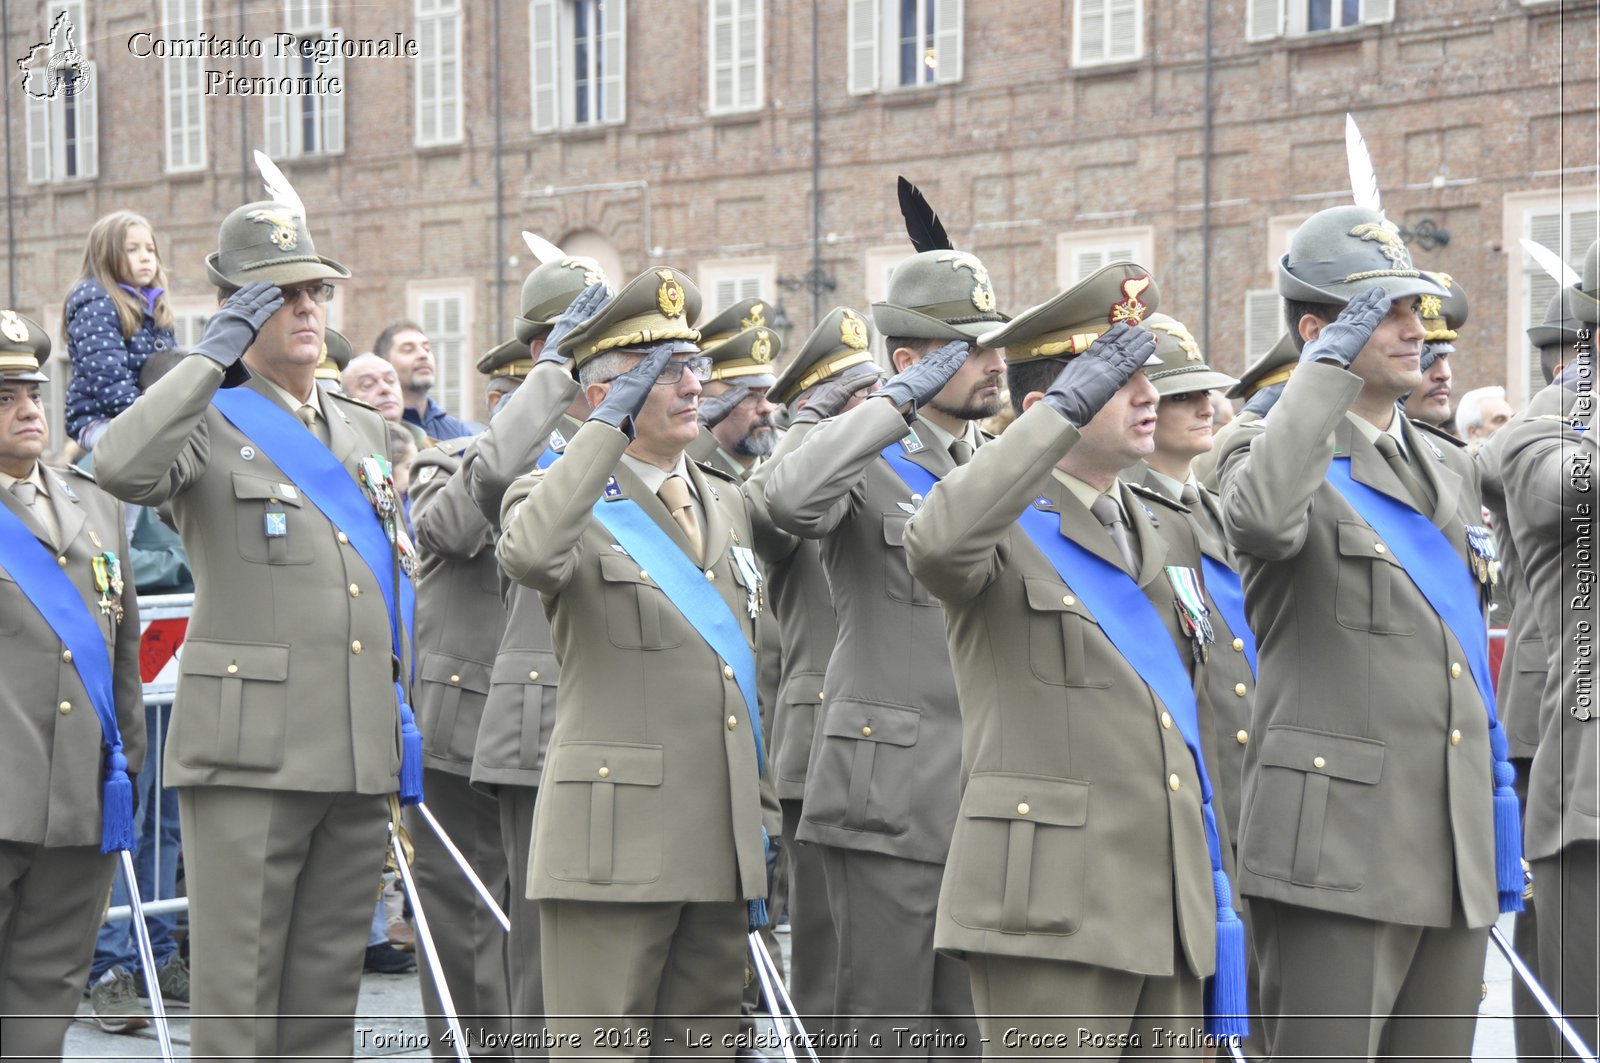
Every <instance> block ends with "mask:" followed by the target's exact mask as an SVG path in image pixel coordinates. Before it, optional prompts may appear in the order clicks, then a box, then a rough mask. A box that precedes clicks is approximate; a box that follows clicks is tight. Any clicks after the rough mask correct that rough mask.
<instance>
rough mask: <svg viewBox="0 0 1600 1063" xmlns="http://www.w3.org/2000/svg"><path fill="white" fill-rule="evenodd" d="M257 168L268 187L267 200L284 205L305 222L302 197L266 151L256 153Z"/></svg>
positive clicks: (304, 207) (304, 206)
mask: <svg viewBox="0 0 1600 1063" xmlns="http://www.w3.org/2000/svg"><path fill="white" fill-rule="evenodd" d="M256 168H257V169H258V170H260V171H261V179H262V180H263V181H265V182H266V185H267V198H268V199H270V200H272V201H273V202H274V203H282V204H283V205H284V206H286V207H288V208H289V209H290V210H291V211H293V212H294V213H296V214H298V215H299V216H300V221H301V222H305V221H307V220H309V219H307V218H306V205H305V204H304V203H302V202H300V196H299V194H298V193H297V192H295V190H294V186H293V185H291V184H290V183H289V179H288V178H287V177H285V176H284V175H283V171H282V170H280V169H278V164H277V163H275V162H273V161H272V160H271V159H269V158H267V153H266V152H264V151H257V152H256Z"/></svg>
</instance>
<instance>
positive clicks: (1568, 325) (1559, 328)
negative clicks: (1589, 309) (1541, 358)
mask: <svg viewBox="0 0 1600 1063" xmlns="http://www.w3.org/2000/svg"><path fill="white" fill-rule="evenodd" d="M1582 298H1583V293H1582V292H1580V291H1579V290H1578V289H1576V288H1563V289H1561V290H1560V291H1559V292H1556V294H1555V295H1554V297H1552V298H1551V300H1550V305H1549V306H1548V307H1546V308H1545V312H1544V321H1542V322H1541V323H1539V324H1537V325H1534V326H1533V327H1532V328H1530V329H1529V330H1528V342H1529V343H1531V344H1533V345H1534V346H1535V347H1548V346H1550V344H1552V343H1560V344H1563V345H1566V344H1572V343H1576V342H1577V341H1578V331H1579V330H1580V329H1583V328H1585V327H1587V323H1586V322H1585V321H1584V320H1583V318H1581V317H1579V316H1578V300H1580V299H1582Z"/></svg>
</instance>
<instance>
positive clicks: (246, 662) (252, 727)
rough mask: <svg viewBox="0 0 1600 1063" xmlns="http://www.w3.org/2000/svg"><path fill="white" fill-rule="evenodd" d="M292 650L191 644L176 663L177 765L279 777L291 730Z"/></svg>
mask: <svg viewBox="0 0 1600 1063" xmlns="http://www.w3.org/2000/svg"><path fill="white" fill-rule="evenodd" d="M288 686H289V647H288V646H272V645H261V644H256V643H243V642H213V641H211V640H208V639H195V638H190V639H188V640H187V641H185V642H184V644H183V652H182V654H181V656H180V657H179V659H178V705H179V712H178V715H177V716H176V717H175V719H174V721H173V736H172V737H173V742H174V743H175V744H176V749H177V757H178V760H179V761H181V762H182V763H184V764H187V765H189V766H190V767H195V768H244V769H251V770H258V771H276V770H278V769H279V768H281V767H283V756H284V739H285V733H286V729H287V719H286V717H287V715H288Z"/></svg>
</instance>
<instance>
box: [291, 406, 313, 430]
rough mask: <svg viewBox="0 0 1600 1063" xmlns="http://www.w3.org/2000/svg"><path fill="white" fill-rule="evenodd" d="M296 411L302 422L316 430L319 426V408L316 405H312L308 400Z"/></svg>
mask: <svg viewBox="0 0 1600 1063" xmlns="http://www.w3.org/2000/svg"><path fill="white" fill-rule="evenodd" d="M294 412H295V414H296V415H297V416H299V418H300V422H301V423H302V424H304V425H305V426H306V427H307V428H309V429H311V430H312V431H315V430H316V427H317V408H316V407H315V406H312V405H311V404H310V403H309V402H308V403H306V404H305V405H304V406H301V407H300V408H299V409H298V410H296V411H294Z"/></svg>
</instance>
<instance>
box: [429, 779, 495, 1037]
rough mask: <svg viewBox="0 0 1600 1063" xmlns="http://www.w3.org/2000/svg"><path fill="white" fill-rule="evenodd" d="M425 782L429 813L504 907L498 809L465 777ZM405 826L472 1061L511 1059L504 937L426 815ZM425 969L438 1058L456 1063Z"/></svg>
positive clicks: (431, 1032) (431, 1029) (436, 992)
mask: <svg viewBox="0 0 1600 1063" xmlns="http://www.w3.org/2000/svg"><path fill="white" fill-rule="evenodd" d="M422 779H423V782H422V786H423V791H422V792H423V794H424V795H425V797H426V800H427V804H428V811H430V812H432V813H433V815H434V818H435V819H437V820H438V821H439V824H440V825H441V826H442V827H444V830H445V833H446V834H448V835H449V836H450V840H451V841H453V842H454V843H455V845H456V848H457V849H459V850H461V853H462V855H463V856H465V857H466V858H467V862H468V863H470V864H471V865H472V869H473V870H474V871H475V872H477V874H478V877H479V878H480V879H482V880H483V884H484V885H485V886H486V887H488V889H489V893H490V894H491V895H492V896H493V897H494V898H495V900H497V901H498V902H499V903H500V906H501V907H502V908H504V907H505V904H506V899H507V895H508V894H509V892H510V886H509V882H508V878H507V875H506V857H505V850H504V849H502V848H501V846H500V809H499V806H498V805H497V804H496V802H495V801H494V800H493V799H492V798H489V797H485V796H484V795H483V794H480V793H478V792H477V791H476V790H474V789H472V787H471V785H469V784H468V782H467V777H466V776H465V775H456V774H454V773H452V772H447V771H439V770H437V769H433V768H428V769H425V770H424V771H423V776H422ZM405 821H406V830H407V832H408V833H409V834H410V836H411V844H412V845H413V846H414V847H415V849H416V853H417V858H416V861H415V862H414V863H413V864H412V865H411V873H412V875H413V876H414V877H415V878H416V880H417V893H418V899H417V903H420V904H421V906H422V911H423V914H424V915H426V916H427V919H428V929H429V930H430V931H431V932H432V934H433V943H434V945H435V946H436V947H437V948H438V955H439V965H440V966H441V967H443V968H444V978H445V984H446V985H448V986H449V987H450V996H451V999H452V1001H453V1003H454V1004H455V1009H456V1015H457V1016H458V1017H459V1018H460V1019H461V1027H462V1031H463V1032H464V1033H465V1034H466V1035H467V1047H468V1048H469V1049H470V1050H471V1052H472V1055H473V1056H474V1057H475V1058H478V1057H481V1058H508V1057H509V1056H510V1055H511V1053H510V1050H509V1047H508V1044H507V1038H506V1034H507V1033H508V1032H509V1029H510V1024H509V1022H508V1020H507V1010H508V1008H507V1001H508V991H507V989H506V982H507V977H508V975H507V968H506V961H507V953H506V932H505V930H504V929H503V928H502V927H501V926H500V921H499V920H497V919H496V918H495V917H494V915H493V913H491V912H490V911H489V906H488V905H487V904H485V903H484V901H483V898H482V897H479V896H478V891H477V890H475V889H473V888H472V883H471V882H469V881H468V880H467V876H466V873H465V872H463V871H462V870H461V867H460V865H458V864H457V863H456V862H455V858H454V857H452V856H451V855H450V854H449V852H447V851H446V850H445V847H444V844H443V843H442V842H441V841H440V840H439V836H438V835H437V834H436V833H434V830H433V828H432V827H430V826H429V825H428V824H427V823H426V822H425V821H424V820H423V818H422V814H421V813H419V812H418V811H417V810H416V809H414V808H412V809H407V810H406V813H405ZM421 967H422V1010H423V1014H424V1015H426V1017H427V1022H428V1039H429V1042H430V1043H431V1044H432V1045H433V1046H434V1049H433V1053H434V1058H436V1059H454V1058H456V1056H455V1052H454V1051H453V1050H452V1048H451V1046H450V1042H449V1040H448V1039H447V1038H446V1036H445V1035H446V1034H447V1033H448V1032H449V1025H448V1024H447V1023H446V1021H445V1018H444V1011H443V1008H442V1007H441V1006H440V1003H439V990H438V987H437V986H436V985H435V984H434V979H433V970H432V968H431V967H429V966H428V965H426V964H422V965H421Z"/></svg>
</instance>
